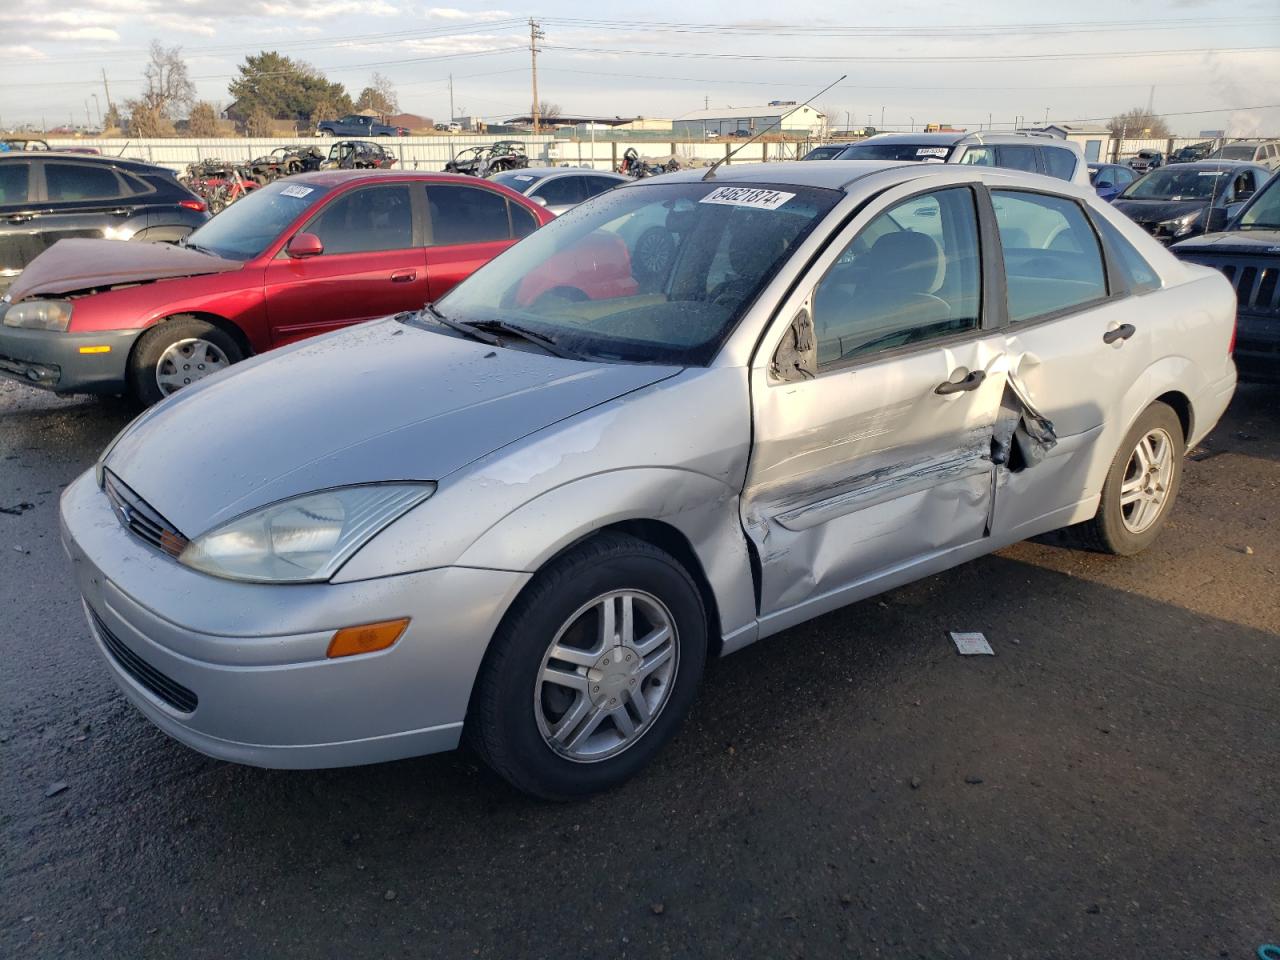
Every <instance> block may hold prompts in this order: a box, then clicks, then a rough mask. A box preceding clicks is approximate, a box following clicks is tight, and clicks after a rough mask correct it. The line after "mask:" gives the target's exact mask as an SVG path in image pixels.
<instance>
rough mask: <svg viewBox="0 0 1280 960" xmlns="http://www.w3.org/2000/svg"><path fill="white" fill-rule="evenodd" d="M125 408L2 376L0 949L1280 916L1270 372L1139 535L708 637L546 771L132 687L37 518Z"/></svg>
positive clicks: (1208, 951)
mask: <svg viewBox="0 0 1280 960" xmlns="http://www.w3.org/2000/svg"><path fill="white" fill-rule="evenodd" d="M126 419H127V412H126V411H125V410H124V409H123V408H122V407H119V406H116V405H112V404H104V403H99V402H95V401H90V400H74V401H67V400H59V399H55V398H51V397H46V396H43V395H40V394H37V393H35V392H33V391H30V390H27V389H26V388H24V387H21V386H18V385H15V384H12V383H0V508H4V512H3V513H0V638H2V639H3V643H4V650H5V652H6V654H7V656H6V659H5V663H4V667H3V669H2V670H0V757H2V760H0V830H2V831H3V838H2V841H0V843H2V846H0V877H2V878H3V879H2V885H3V886H2V895H0V955H2V956H5V957H14V958H19V957H93V958H101V957H130V958H132V957H182V958H184V960H190V958H201V957H217V958H227V957H235V958H257V957H263V958H267V957H269V958H286V957H305V958H327V957H333V958H344V960H346V958H352V957H364V956H370V957H372V956H378V957H391V956H406V957H441V958H455V957H456V958H469V957H484V958H515V957H533V958H542V957H546V958H553V957H554V958H557V960H559V958H576V957H636V958H655V957H667V956H670V957H708V958H715V957H734V958H740V957H764V958H792V957H831V956H856V957H893V958H899V957H906V958H916V957H921V958H939V957H975V958H982V960H996V958H1004V957H1009V958H1019V960H1021V958H1030V957H1035V958H1037V960H1044V958H1058V957H1061V958H1072V960H1135V958H1146V957H1150V958H1161V960H1163V958H1171V957H1178V958H1214V957H1226V958H1239V960H1244V958H1248V957H1252V956H1254V955H1255V953H1254V952H1255V951H1256V949H1257V947H1258V945H1259V944H1260V943H1263V942H1275V941H1280V765H1278V764H1277V762H1276V752H1277V746H1278V745H1280V578H1278V577H1277V571H1278V570H1280V542H1278V538H1277V534H1278V533H1280V391H1277V390H1275V389H1271V388H1258V387H1251V388H1242V390H1241V391H1240V393H1239V394H1238V395H1237V398H1236V400H1235V402H1234V403H1233V405H1232V407H1231V410H1230V411H1229V413H1228V415H1227V417H1226V419H1225V420H1224V421H1223V422H1222V423H1221V424H1220V425H1219V426H1218V428H1217V429H1216V430H1215V432H1214V433H1213V435H1212V436H1211V437H1210V438H1209V440H1208V441H1207V442H1206V443H1205V444H1204V445H1202V447H1201V448H1199V450H1197V451H1195V452H1194V453H1193V456H1192V459H1191V461H1189V462H1188V464H1187V470H1186V474H1185V485H1184V487H1183V491H1182V497H1181V500H1180V502H1179V504H1178V507H1177V510H1176V513H1175V514H1174V516H1173V521H1172V523H1171V525H1170V527H1169V528H1168V529H1167V530H1166V532H1165V533H1164V535H1163V536H1162V537H1161V539H1160V540H1159V541H1158V543H1157V544H1156V545H1155V546H1154V547H1153V548H1152V549H1151V550H1150V551H1148V552H1147V553H1146V554H1144V555H1142V556H1140V557H1136V558H1130V559H1124V560H1120V559H1114V558H1109V557H1103V556H1097V555H1092V554H1086V553H1079V552H1073V551H1069V550H1065V549H1061V548H1059V547H1055V546H1052V545H1049V544H1041V543H1023V544H1019V545H1017V546H1014V547H1012V548H1009V549H1006V550H1003V551H1001V552H999V553H998V554H995V555H993V556H990V557H987V558H985V559H983V560H980V561H977V562H974V563H971V564H968V565H966V566H963V567H960V568H958V569H956V570H952V571H950V572H948V573H945V574H942V575H940V576H935V577H931V578H929V579H927V580H924V581H921V582H919V583H916V584H913V585H911V586H909V587H906V588H904V589H900V590H896V591H893V592H892V593H889V594H886V595H884V596H882V597H879V598H876V599H873V600H869V601H866V602H863V603H860V604H857V605H855V606H851V607H848V608H846V609H844V610H841V611H838V612H836V613H833V614H830V615H828V616H825V617H823V618H821V619H819V620H816V621H813V622H811V623H808V624H805V625H803V626H800V627H797V628H795V629H793V630H791V631H789V632H787V633H785V634H783V635H781V636H778V637H775V638H772V639H770V640H768V641H765V642H763V643H760V644H757V645H755V646H754V647H751V648H749V649H747V650H745V651H743V652H742V653H740V654H737V655H735V656H733V657H731V658H729V659H726V660H724V661H721V662H719V663H718V664H715V665H713V668H712V669H711V671H710V673H709V675H708V677H707V680H706V683H705V687H704V690H703V693H702V697H701V700H700V701H699V704H698V705H697V707H696V708H695V712H694V714H693V716H692V717H691V719H690V722H689V723H688V724H687V726H686V727H685V729H684V731H683V732H682V733H681V735H680V736H679V737H678V738H677V740H676V741H675V742H674V743H673V744H672V745H671V746H670V747H669V748H668V749H667V751H666V752H665V754H664V755H663V756H661V757H660V758H659V761H658V762H657V763H656V764H655V765H654V766H653V767H652V768H651V769H650V770H649V771H648V772H646V773H645V774H643V775H642V776H640V777H639V778H638V779H636V780H634V781H633V782H632V783H630V784H629V785H627V786H625V787H624V788H622V789H620V790H618V791H615V792H614V793H611V794H608V795H605V796H601V797H598V798H595V799H593V800H590V801H587V802H583V803H578V804H573V805H549V804H544V803H539V802H534V801H531V800H528V799H526V798H524V797H522V796H519V795H516V794H515V793H513V792H512V791H511V790H510V789H509V788H507V787H506V786H505V785H504V784H503V783H501V782H500V781H498V780H496V779H495V778H494V777H492V776H491V775H489V774H488V773H487V772H485V771H484V770H482V769H480V768H479V767H478V766H477V765H476V762H475V761H474V759H473V758H472V757H470V756H468V755H467V754H465V753H459V754H451V755H443V756H436V757H428V758H423V759H419V760H408V761H402V762H399V763H392V764H384V765H381V766H375V767H366V768H358V769H351V770H334V771H319V772H278V771H266V770H256V769H250V768H246V767H237V766H232V765H229V764H226V763H221V762H218V761H215V760H210V759H206V758H204V757H202V756H200V755H198V754H196V753H194V752H192V751H190V750H188V749H186V748H185V747H182V746H180V745H179V744H177V743H175V742H173V741H171V740H169V739H167V738H166V737H165V736H164V735H163V734H161V733H160V732H159V731H158V730H156V729H154V728H153V727H151V726H150V725H149V724H148V723H147V722H146V721H144V720H143V719H142V717H141V716H140V715H139V714H138V713H136V712H135V711H134V710H133V709H132V708H131V707H129V706H128V705H127V703H126V702H125V701H124V699H123V697H122V696H121V695H120V694H119V693H118V692H117V691H116V689H115V687H114V685H113V683H112V681H111V680H110V678H109V677H108V674H107V671H106V669H105V667H104V666H103V665H102V664H101V663H100V662H98V657H97V654H96V653H95V652H94V650H93V649H92V647H91V646H90V641H89V637H88V631H87V627H86V625H85V623H84V621H83V618H82V614H81V610H80V606H79V602H78V598H77V596H76V593H75V590H74V588H73V587H72V585H71V581H70V575H69V571H68V564H67V562H66V559H65V557H64V555H63V553H62V550H61V549H60V547H59V544H58V533H57V519H56V507H57V499H58V494H59V491H60V489H61V487H63V486H65V485H66V484H67V483H68V482H69V481H70V480H71V479H72V478H74V477H75V476H76V474H77V473H79V472H80V471H81V470H83V469H85V468H86V467H87V466H89V465H90V464H91V462H92V461H93V459H94V457H95V456H96V454H97V452H98V450H99V449H100V448H102V447H103V446H104V445H105V444H106V443H107V441H108V440H109V439H110V438H111V436H112V435H113V434H114V433H115V432H116V431H117V430H118V429H119V428H120V427H121V426H122V425H123V424H124V423H125V421H126ZM193 439H195V440H198V438H193ZM26 504H30V505H31V506H30V507H26V506H24V505H26ZM949 630H981V631H984V632H985V633H986V635H987V637H988V639H989V640H990V641H991V643H992V645H993V646H994V647H995V650H996V653H997V655H996V656H995V657H973V658H962V657H960V656H957V654H956V653H955V651H954V649H953V648H952V646H951V644H950V641H949V640H948V638H947V631H949ZM60 787H61V788H62V789H59V788H60Z"/></svg>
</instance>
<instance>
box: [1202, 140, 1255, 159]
mask: <svg viewBox="0 0 1280 960" xmlns="http://www.w3.org/2000/svg"><path fill="white" fill-rule="evenodd" d="M1209 156H1211V157H1217V158H1219V159H1221V160H1252V159H1253V147H1251V146H1248V145H1247V144H1246V145H1244V146H1240V147H1223V148H1222V149H1221V150H1216V151H1214V152H1213V153H1211V154H1209Z"/></svg>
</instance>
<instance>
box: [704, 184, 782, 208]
mask: <svg viewBox="0 0 1280 960" xmlns="http://www.w3.org/2000/svg"><path fill="white" fill-rule="evenodd" d="M794 196H795V194H794V193H784V192H783V191H781V190H762V189H761V188H760V187H716V189H714V190H712V191H711V192H710V193H708V194H707V195H706V196H705V197H703V198H702V199H701V200H699V201H698V202H699V203H727V204H729V205H730V206H734V207H755V208H756V209H758V210H777V209H778V208H779V207H780V206H782V205H783V204H784V203H786V202H787V201H788V200H790V199H791V198H792V197H794Z"/></svg>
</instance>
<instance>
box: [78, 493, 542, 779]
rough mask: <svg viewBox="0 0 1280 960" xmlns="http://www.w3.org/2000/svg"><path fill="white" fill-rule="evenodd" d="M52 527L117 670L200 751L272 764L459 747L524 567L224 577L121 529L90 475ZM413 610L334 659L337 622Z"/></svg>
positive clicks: (124, 684) (138, 698) (367, 759)
mask: <svg viewBox="0 0 1280 960" xmlns="http://www.w3.org/2000/svg"><path fill="white" fill-rule="evenodd" d="M61 513H62V540H63V545H64V547H65V548H66V551H67V554H68V556H70V558H71V562H72V567H73V570H74V574H75V578H76V583H77V586H78V587H79V589H80V592H81V595H82V597H83V598H84V604H85V608H86V612H87V614H88V616H89V621H90V625H91V628H92V631H93V636H94V639H95V642H96V645H97V647H98V652H99V653H100V654H102V656H103V658H104V660H105V661H106V663H107V665H108V667H109V668H110V670H111V672H112V675H113V676H114V678H115V680H116V683H117V684H118V685H119V686H120V688H121V689H122V690H123V691H124V693H125V695H126V696H127V697H128V698H129V699H130V700H131V701H133V703H134V704H135V705H136V706H137V707H138V709H139V710H141V711H142V712H143V713H144V714H145V715H146V716H147V717H148V718H149V719H150V720H151V721H152V722H153V723H154V724H155V725H156V726H158V727H159V728H160V729H161V730H163V731H164V732H165V733H167V734H169V735H170V736H172V737H173V738H174V739H176V740H179V741H181V742H182V743H185V744H186V745H188V746H190V747H192V748H194V749H196V750H199V751H200V752H201V753H205V754H208V755H210V756H213V757H218V758H220V759H224V760H232V761H235V762H237V763H246V764H251V765H254V766H262V767H277V768H293V769H304V768H316V767H338V766H351V765H356V764H364V763H377V762H381V761H384V760H394V759H399V758H402V757H410V756H419V755H421V754H426V753H434V752H436V751H440V750H450V749H452V748H454V747H456V746H457V744H458V740H459V737H460V735H461V732H462V722H463V719H464V718H465V716H466V710H467V703H468V700H469V699H470V695H471V687H472V684H473V681H474V679H475V676H476V673H477V671H478V670H479V667H480V663H481V660H482V658H483V656H484V652H485V648H486V646H487V644H488V641H489V638H490V637H491V636H492V635H493V632H494V630H495V629H496V628H497V625H498V621H499V619H500V618H501V616H502V614H503V612H504V611H505V610H506V608H507V606H508V605H509V603H510V602H511V600H512V599H514V597H515V595H516V593H517V592H518V591H519V590H520V588H521V587H522V586H524V584H525V583H526V582H527V581H528V578H529V575H528V574H524V573H515V572H508V571H498V570H479V569H471V568H459V567H446V568H440V569H435V570H426V571H422V572H419V573H411V574H403V575H400V576H395V577H385V578H381V579H377V580H366V581H359V582H355V583H346V584H330V583H324V584H302V585H262V584H248V583H235V582H232V581H227V580H219V579H217V578H215V577H209V576H206V575H204V574H201V573H197V572H196V571H194V570H189V569H187V568H186V567H184V566H182V565H181V564H179V563H177V562H176V561H174V560H173V559H171V558H169V557H168V556H166V555H165V554H163V553H160V552H159V551H158V550H154V549H152V548H151V547H149V546H148V545H146V544H145V543H143V542H142V541H141V540H139V539H137V538H136V537H134V536H133V535H132V534H130V533H129V532H128V531H127V530H126V529H125V528H124V527H123V526H122V525H121V523H120V522H119V521H118V519H117V518H116V515H115V514H114V513H113V512H112V510H111V507H110V506H109V504H108V502H107V498H106V495H105V494H104V493H103V492H102V491H101V490H100V489H99V488H98V486H97V484H96V483H95V481H94V478H93V476H92V473H88V474H85V475H84V476H81V477H80V478H79V479H78V480H76V482H75V483H73V484H72V485H71V486H70V487H68V488H67V490H66V492H65V493H64V494H63V497H62V510H61ZM400 617H409V618H411V622H410V624H409V628H408V630H407V631H406V632H405V634H404V636H402V637H401V638H400V640H399V641H398V642H397V643H396V644H395V645H394V646H392V647H391V648H389V649H387V650H384V651H380V652H378V653H372V654H365V655H363V656H353V657H344V658H340V659H336V660H329V659H326V657H325V651H326V649H327V647H328V643H329V640H330V639H331V638H332V636H333V633H334V631H335V630H337V629H339V628H341V627H345V626H351V625H353V624H360V623H370V622H374V621H380V620H389V619H397V618H400Z"/></svg>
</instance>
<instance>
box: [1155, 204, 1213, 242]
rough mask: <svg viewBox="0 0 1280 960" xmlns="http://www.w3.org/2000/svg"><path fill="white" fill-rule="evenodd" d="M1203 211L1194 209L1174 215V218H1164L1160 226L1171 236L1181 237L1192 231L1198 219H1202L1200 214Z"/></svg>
mask: <svg viewBox="0 0 1280 960" xmlns="http://www.w3.org/2000/svg"><path fill="white" fill-rule="evenodd" d="M1203 212H1204V211H1203V210H1192V211H1191V212H1190V213H1186V214H1183V215H1182V216H1180V217H1174V218H1173V219H1172V220H1164V221H1162V222H1161V223H1160V226H1162V227H1163V228H1164V232H1165V233H1167V234H1169V235H1170V236H1172V237H1181V236H1182V235H1183V234H1187V233H1190V232H1191V228H1192V227H1194V226H1195V225H1196V221H1197V220H1199V219H1200V214H1201V213H1203Z"/></svg>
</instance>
